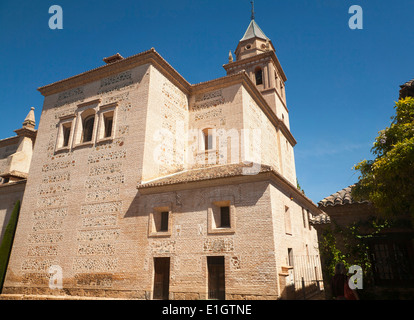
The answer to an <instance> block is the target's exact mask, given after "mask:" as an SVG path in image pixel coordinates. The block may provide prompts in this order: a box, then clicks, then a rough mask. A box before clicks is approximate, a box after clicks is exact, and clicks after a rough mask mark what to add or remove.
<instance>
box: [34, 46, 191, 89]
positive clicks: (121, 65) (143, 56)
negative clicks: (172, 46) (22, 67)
mask: <svg viewBox="0 0 414 320" xmlns="http://www.w3.org/2000/svg"><path fill="white" fill-rule="evenodd" d="M145 64H153V65H154V66H156V67H158V69H159V70H160V71H161V72H162V73H163V74H164V75H166V76H167V77H168V78H169V79H170V80H171V81H172V82H173V83H174V84H175V85H177V86H178V87H179V88H180V89H181V90H182V91H184V92H185V93H187V94H188V93H189V89H190V84H189V83H188V82H187V81H186V80H185V79H184V78H183V77H182V76H181V75H180V74H179V73H178V72H177V71H176V70H175V69H174V68H173V67H172V66H171V65H170V64H169V63H168V62H167V61H165V60H164V59H163V58H162V57H161V56H160V55H159V54H158V52H156V51H155V49H154V48H151V49H150V50H148V51H144V52H141V53H138V54H136V55H133V56H131V57H128V58H125V59H122V60H119V61H116V62H113V63H111V64H107V65H103V66H100V67H98V68H95V69H92V70H89V71H86V72H83V73H81V74H78V75H76V76H73V77H70V78H67V79H63V80H60V81H57V82H54V83H52V84H49V85H46V86H43V87H40V88H38V91H40V93H41V94H42V95H43V96H49V95H51V94H55V93H58V92H62V91H66V90H69V89H72V88H76V87H79V86H82V85H84V84H87V83H90V82H93V81H97V80H100V79H102V78H106V77H109V76H111V75H114V74H117V73H120V72H123V71H126V70H129V69H131V68H134V67H136V66H140V65H145Z"/></svg>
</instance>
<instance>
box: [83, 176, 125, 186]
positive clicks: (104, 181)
mask: <svg viewBox="0 0 414 320" xmlns="http://www.w3.org/2000/svg"><path fill="white" fill-rule="evenodd" d="M124 182H125V177H124V175H123V174H117V175H113V176H104V177H99V178H95V179H88V180H86V182H85V189H96V188H104V187H110V186H114V185H120V184H123V183H124Z"/></svg>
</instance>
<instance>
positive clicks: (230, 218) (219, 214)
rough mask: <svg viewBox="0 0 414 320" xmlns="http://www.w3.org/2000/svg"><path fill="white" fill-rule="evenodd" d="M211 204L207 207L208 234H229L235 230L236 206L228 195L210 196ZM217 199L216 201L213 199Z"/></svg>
mask: <svg viewBox="0 0 414 320" xmlns="http://www.w3.org/2000/svg"><path fill="white" fill-rule="evenodd" d="M210 200H211V205H210V206H209V208H208V209H207V210H208V212H207V232H208V233H209V234H211V233H214V234H220V233H221V234H229V233H234V232H235V231H236V207H235V206H234V199H233V198H232V197H231V196H230V197H228V198H227V199H226V200H224V199H223V198H222V197H217V198H216V197H214V198H210ZM215 200H218V201H215Z"/></svg>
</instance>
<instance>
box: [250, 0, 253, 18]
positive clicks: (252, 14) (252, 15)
mask: <svg viewBox="0 0 414 320" xmlns="http://www.w3.org/2000/svg"><path fill="white" fill-rule="evenodd" d="M250 3H251V4H252V16H251V19H252V20H254V1H253V0H252V1H250Z"/></svg>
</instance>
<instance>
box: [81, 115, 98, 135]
mask: <svg viewBox="0 0 414 320" xmlns="http://www.w3.org/2000/svg"><path fill="white" fill-rule="evenodd" d="M94 124H95V115H92V116H89V117H87V118H85V120H83V135H82V142H90V141H92V134H93V126H94Z"/></svg>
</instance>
